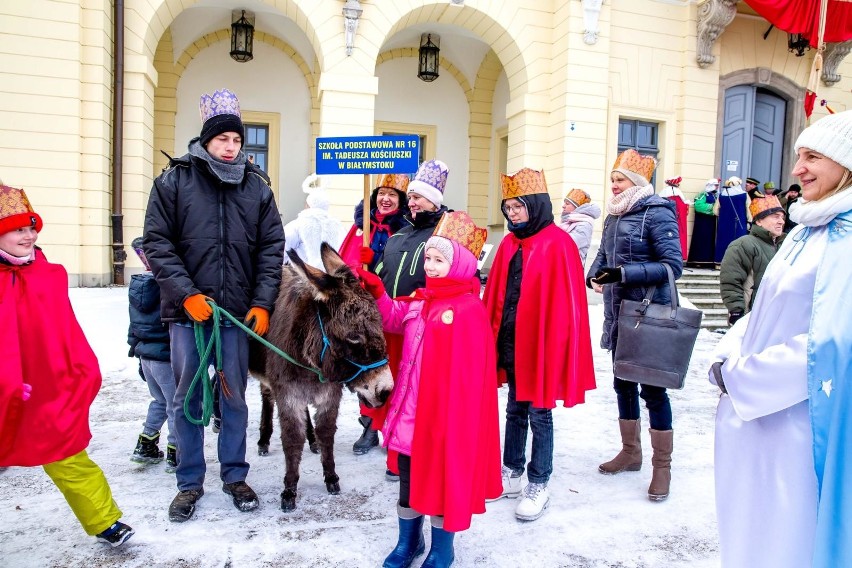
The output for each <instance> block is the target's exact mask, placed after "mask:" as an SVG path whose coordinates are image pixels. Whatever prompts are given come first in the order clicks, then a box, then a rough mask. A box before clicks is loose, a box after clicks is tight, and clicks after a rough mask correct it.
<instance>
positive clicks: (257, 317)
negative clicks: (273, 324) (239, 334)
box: [245, 307, 269, 335]
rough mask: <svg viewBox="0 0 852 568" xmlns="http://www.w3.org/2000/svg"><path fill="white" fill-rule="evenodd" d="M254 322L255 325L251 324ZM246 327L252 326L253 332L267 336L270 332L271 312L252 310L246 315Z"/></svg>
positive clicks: (261, 309) (264, 309)
mask: <svg viewBox="0 0 852 568" xmlns="http://www.w3.org/2000/svg"><path fill="white" fill-rule="evenodd" d="M252 320H254V324H253V325H252V324H250V323H249V322H251V321H252ZM245 323H246V325H251V326H252V327H251V330H252V331H253V332H255V333H256V334H258V335H266V332H267V331H269V310H267V309H266V308H257V307H255V308H252V309H250V310H249V311H248V313H247V314H246V319H245Z"/></svg>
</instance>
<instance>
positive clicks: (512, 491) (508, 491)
mask: <svg viewBox="0 0 852 568" xmlns="http://www.w3.org/2000/svg"><path fill="white" fill-rule="evenodd" d="M500 475H501V476H502V477H503V493H501V494H500V496H499V497H493V498H491V499H486V500H485V502H486V503H493V502H494V501H499V500H500V499H502V498H503V497H506V498H507V499H516V498H517V497H518V495H520V494H521V475H522V474H518V475H515V473H514V472H513V471H512V470H511V469H509V468H508V467H506V466H505V465H504V466H503V469H502V470H501V472H500Z"/></svg>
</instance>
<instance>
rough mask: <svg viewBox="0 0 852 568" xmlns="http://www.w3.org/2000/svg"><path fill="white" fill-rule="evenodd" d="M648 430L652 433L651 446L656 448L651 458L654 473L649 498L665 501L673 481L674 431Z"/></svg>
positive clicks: (649, 488) (649, 487)
mask: <svg viewBox="0 0 852 568" xmlns="http://www.w3.org/2000/svg"><path fill="white" fill-rule="evenodd" d="M648 431H649V432H650V433H651V446H652V447H653V448H654V455H653V457H652V458H651V465H652V466H654V473H653V475H652V476H651V485H649V486H648V499H650V500H651V501H665V500H666V497H668V496H669V485H670V484H671V481H672V444H673V441H674V431H673V430H653V429H649V430H648Z"/></svg>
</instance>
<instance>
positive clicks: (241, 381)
mask: <svg viewBox="0 0 852 568" xmlns="http://www.w3.org/2000/svg"><path fill="white" fill-rule="evenodd" d="M211 331H212V326H205V329H204V336H205V341H206V340H208V339H209V338H210V333H211ZM169 335H170V337H171V341H172V369H173V370H174V373H175V379H176V380H177V390H176V391H175V398H174V402H175V409H176V412H175V433H176V434H177V450H178V451H177V458H178V464H177V471H176V472H175V474H176V476H177V486H178V489H179V490H180V491H187V490H190V489H201V487H202V486H203V485H204V474H205V472H206V470H207V466H206V463H205V461H204V427H203V426H202V425H200V424H199V425H195V424H192V423H191V422H190V421H189V420H187V418H186V415H185V414H184V410H183V405H184V399H185V398H186V394H187V392H189V387H190V385H191V384H192V379H193V377H194V376H195V373H196V371H197V370H198V366H199V357H198V351H197V349H196V347H195V334H194V332H193V328H192V327H189V326H186V325H180V324H174V323H173V324H171V325H170V326H169ZM221 337H222V372H223V373H224V375H225V380H226V381H227V383H228V389H229V390H230V396H225V395H224V393H223V394H222V396H221V399H220V401H219V407H220V410H221V411H222V430H221V432H219V439H218V454H219V477H220V478H221V479H222V481H223V482H225V483H234V482H236V481H245V479H246V476H247V475H248V470H249V464H248V462H247V461H246V428H247V427H248V406H246V382H247V379H248V336H247V335H246V334H245V332H244V331H243V330H241V329H239V328H236V327H226V326H223V327H222V328H221ZM213 357H215V354H214V355H213V356H212V357H211V363H213V362H214V361H212V359H213ZM202 378H203V379H204V380H207V370H206V369H205V370H204V376H203V377H202ZM201 402H202V385H201V381H200V380H199V381H198V383H197V384H196V386H195V389H193V391H192V397H191V398H190V402H189V412H190V414H191V415H192V417H193V418H194V419H196V420H197V419H200V418H201V412H202V408H201Z"/></svg>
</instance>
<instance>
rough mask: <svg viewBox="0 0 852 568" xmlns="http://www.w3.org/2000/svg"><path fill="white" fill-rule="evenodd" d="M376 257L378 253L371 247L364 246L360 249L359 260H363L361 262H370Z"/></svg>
mask: <svg viewBox="0 0 852 568" xmlns="http://www.w3.org/2000/svg"><path fill="white" fill-rule="evenodd" d="M374 258H376V253H375V252H374V251H373V249H371V248H370V247H364V246H362V247H361V248H360V249H358V260H360V261H361V264H370V263H371V262H373V259H374Z"/></svg>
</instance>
